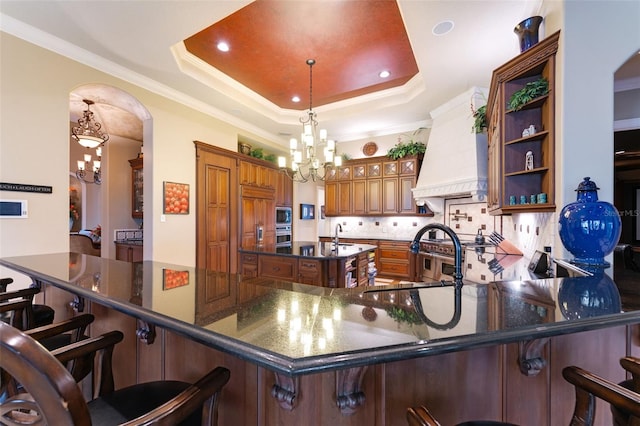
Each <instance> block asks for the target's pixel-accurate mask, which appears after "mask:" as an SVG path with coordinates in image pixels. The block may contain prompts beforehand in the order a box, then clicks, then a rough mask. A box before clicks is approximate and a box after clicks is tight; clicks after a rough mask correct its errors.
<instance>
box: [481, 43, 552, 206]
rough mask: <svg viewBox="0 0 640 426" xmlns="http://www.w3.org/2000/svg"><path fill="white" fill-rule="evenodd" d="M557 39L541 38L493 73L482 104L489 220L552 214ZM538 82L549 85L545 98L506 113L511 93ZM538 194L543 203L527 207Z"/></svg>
mask: <svg viewBox="0 0 640 426" xmlns="http://www.w3.org/2000/svg"><path fill="white" fill-rule="evenodd" d="M559 35H560V33H559V32H556V33H555V34H553V35H551V36H549V37H547V38H546V39H544V40H542V41H541V42H539V43H538V44H536V45H535V46H533V47H532V48H530V49H528V50H526V51H525V52H523V53H522V54H520V55H519V56H517V57H515V58H514V59H512V60H511V61H509V62H508V63H506V64H505V65H503V66H501V67H500V68H498V69H496V70H495V71H494V72H493V76H492V79H491V87H490V91H489V100H488V103H487V117H488V122H489V123H490V125H489V129H488V136H489V149H488V155H489V160H488V161H489V163H488V166H489V168H488V180H489V183H488V192H489V194H488V208H489V213H490V214H494V215H497V214H510V213H520V212H543V211H555V196H554V194H555V177H554V175H555V156H554V153H555V124H554V120H555V72H556V71H555V54H556V52H557V50H558V38H559ZM541 78H545V79H546V80H547V81H548V83H549V92H548V94H547V95H544V96H541V97H538V98H536V99H534V100H532V101H531V102H529V103H527V104H525V105H524V106H522V108H519V109H517V110H511V109H509V100H510V98H511V96H512V95H513V94H514V93H515V92H517V91H518V90H520V89H522V88H524V87H525V85H526V84H527V83H530V82H534V81H537V80H539V79H541ZM530 129H531V130H530ZM541 193H544V194H546V202H542V203H538V202H531V198H532V197H531V196H532V195H534V196H536V197H537V195H538V194H541ZM512 197H514V198H512ZM521 197H524V201H525V202H524V203H523V202H522V201H521ZM513 199H515V200H516V201H515V203H514V202H513ZM536 201H537V200H536Z"/></svg>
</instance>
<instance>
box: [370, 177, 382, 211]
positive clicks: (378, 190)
mask: <svg viewBox="0 0 640 426" xmlns="http://www.w3.org/2000/svg"><path fill="white" fill-rule="evenodd" d="M367 212H368V213H369V214H382V179H368V180H367Z"/></svg>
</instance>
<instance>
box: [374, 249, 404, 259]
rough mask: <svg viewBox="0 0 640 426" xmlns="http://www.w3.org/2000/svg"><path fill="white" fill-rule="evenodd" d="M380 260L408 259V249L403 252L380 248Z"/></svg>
mask: <svg viewBox="0 0 640 426" xmlns="http://www.w3.org/2000/svg"><path fill="white" fill-rule="evenodd" d="M380 259H402V260H408V259H409V247H407V248H406V249H404V250H398V249H390V248H386V247H380Z"/></svg>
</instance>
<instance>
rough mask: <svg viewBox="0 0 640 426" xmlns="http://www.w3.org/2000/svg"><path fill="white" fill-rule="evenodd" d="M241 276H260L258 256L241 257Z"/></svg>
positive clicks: (246, 255) (245, 255) (246, 254)
mask: <svg viewBox="0 0 640 426" xmlns="http://www.w3.org/2000/svg"><path fill="white" fill-rule="evenodd" d="M240 274H241V275H242V277H243V278H255V277H257V276H258V255H257V254H248V253H245V254H242V255H241V256H240Z"/></svg>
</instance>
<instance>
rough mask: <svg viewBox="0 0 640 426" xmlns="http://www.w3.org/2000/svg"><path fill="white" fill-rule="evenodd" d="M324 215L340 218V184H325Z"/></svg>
mask: <svg viewBox="0 0 640 426" xmlns="http://www.w3.org/2000/svg"><path fill="white" fill-rule="evenodd" d="M324 214H325V216H338V182H335V181H334V182H325V184H324Z"/></svg>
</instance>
